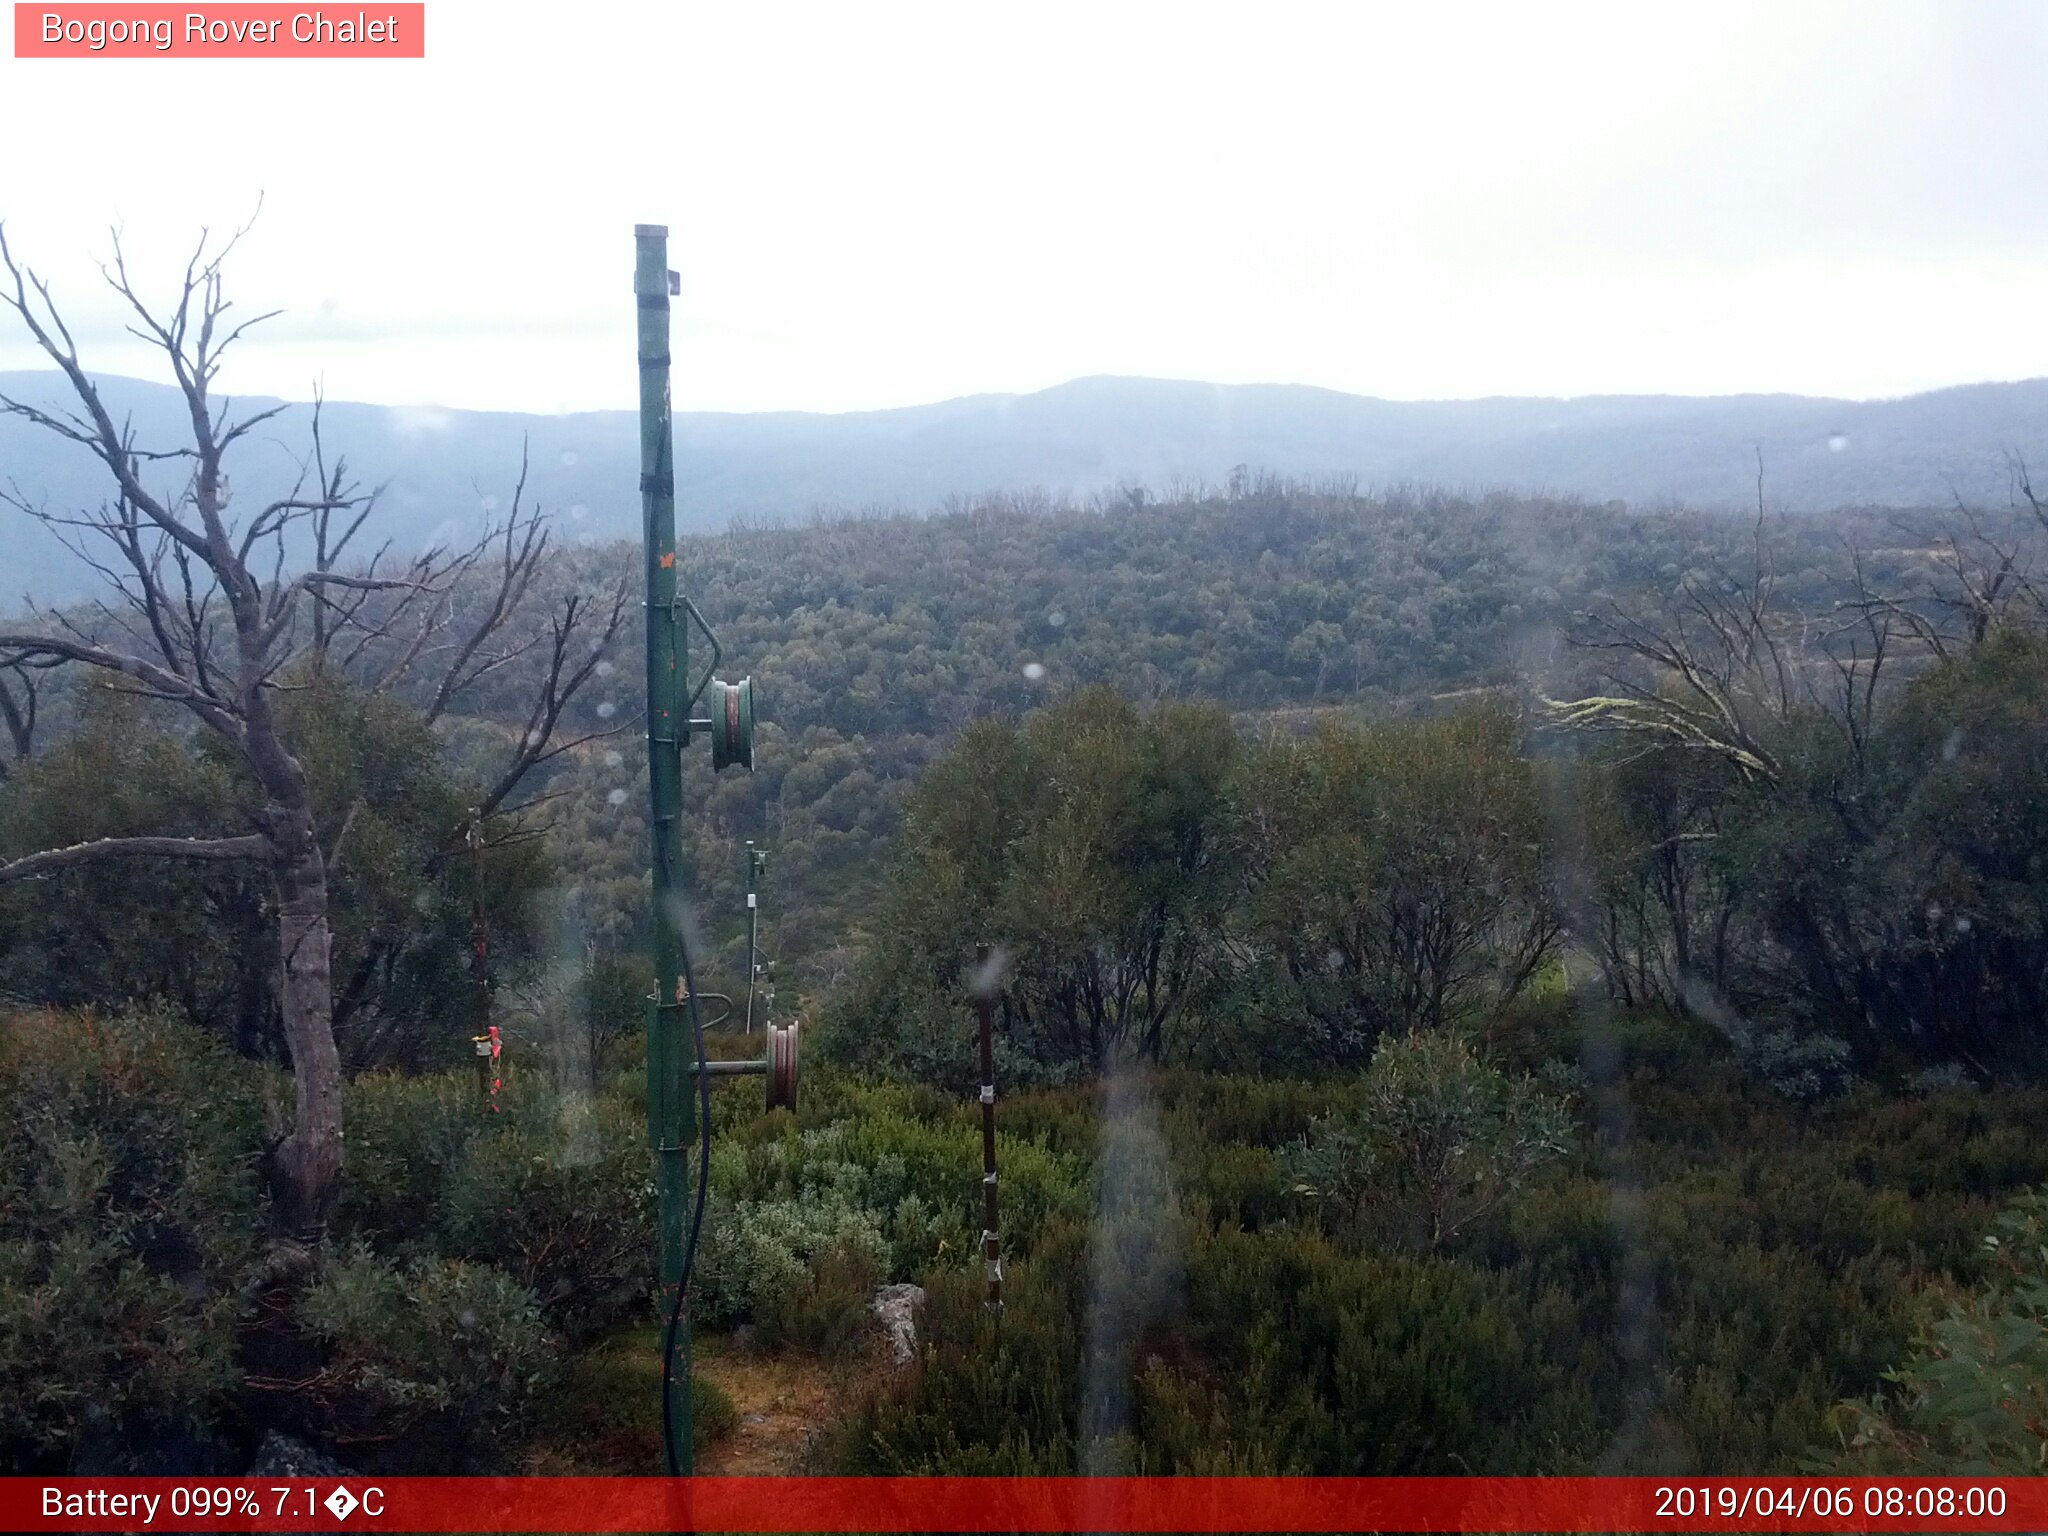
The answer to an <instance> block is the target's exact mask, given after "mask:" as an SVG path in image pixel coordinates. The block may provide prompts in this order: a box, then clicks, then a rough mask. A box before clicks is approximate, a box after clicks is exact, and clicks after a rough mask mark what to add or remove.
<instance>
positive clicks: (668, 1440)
mask: <svg viewBox="0 0 2048 1536" xmlns="http://www.w3.org/2000/svg"><path fill="white" fill-rule="evenodd" d="M656 846H657V847H659V846H660V843H659V840H658V839H657V841H656ZM671 921H673V917H671ZM676 927H677V933H676V937H677V940H678V943H677V945H676V948H677V950H678V951H679V952H680V953H681V955H682V961H683V993H684V995H685V996H686V997H687V998H688V999H689V1003H690V1032H691V1034H693V1035H694V1036H695V1037H696V1040H697V1102H698V1106H699V1110H700V1114H699V1119H698V1122H697V1202H696V1208H695V1209H694V1210H693V1211H692V1212H691V1213H690V1236H689V1240H688V1241H687V1242H685V1243H684V1245H683V1272H682V1275H681V1277H680V1278H679V1279H678V1280H677V1281H676V1294H675V1297H674V1299H673V1300H671V1301H670V1302H669V1308H668V1326H667V1327H666V1328H665V1329H663V1330H662V1336H661V1443H662V1448H663V1450H665V1451H666V1452H667V1453H668V1475H669V1476H670V1477H680V1476H682V1473H683V1466H682V1457H681V1456H680V1454H679V1453H678V1452H677V1450H676V1426H675V1403H674V1399H673V1395H672V1393H671V1385H672V1383H673V1382H674V1380H675V1363H676V1332H677V1330H678V1329H679V1328H680V1327H681V1325H682V1319H683V1298H684V1297H685V1296H687V1295H688V1294H689V1291H690V1273H691V1271H692V1270H694V1269H695V1268H696V1267H697V1235H698V1233H700V1232H701V1231H703V1229H704V1197H705V1194H706V1193H707V1192H708V1191H709V1190H710V1188H711V1073H710V1071H709V1070H707V1069H708V1067H709V1063H708V1062H707V1061H706V1060H705V1056H704V1015H703V1014H702V1013H701V1012H700V1011H699V1010H698V1007H697V977H696V972H695V969H694V968H693V967H692V966H691V964H690V937H689V935H688V934H687V933H685V932H683V931H682V925H681V924H680V923H678V924H677V925H676Z"/></svg>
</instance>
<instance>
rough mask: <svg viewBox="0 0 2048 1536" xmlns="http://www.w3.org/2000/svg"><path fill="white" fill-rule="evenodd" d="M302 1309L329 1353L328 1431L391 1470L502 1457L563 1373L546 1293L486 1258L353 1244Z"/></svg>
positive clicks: (481, 1463) (466, 1465)
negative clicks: (396, 1259) (390, 1253)
mask: <svg viewBox="0 0 2048 1536" xmlns="http://www.w3.org/2000/svg"><path fill="white" fill-rule="evenodd" d="M300 1316H301V1318H302V1320H303V1322H304V1324H305V1325H306V1326H307V1327H308V1328H309V1329H311V1330H312V1332H313V1333H314V1335H315V1336H316V1337H317V1338H319V1339H320V1340H321V1342H322V1343H323V1344H324V1345H326V1346H327V1348H328V1350H329V1351H330V1354H329V1359H328V1362H327V1365H326V1367H325V1369H324V1372H323V1384H322V1386H321V1388H320V1405H321V1407H322V1408H323V1409H324V1418H325V1422H324V1423H323V1424H322V1426H321V1427H322V1429H323V1430H324V1432H325V1438H327V1439H329V1440H330V1441H332V1442H333V1443H335V1444H338V1445H343V1446H355V1447H364V1448H376V1450H377V1452H378V1454H379V1455H380V1458H382V1459H385V1460H386V1464H387V1465H391V1466H393V1467H394V1468H396V1467H399V1466H405V1465H410V1466H420V1465H422V1464H424V1465H428V1466H432V1467H434V1469H435V1470H436V1471H443V1472H445V1471H449V1470H452V1468H451V1467H450V1466H449V1465H448V1458H451V1457H452V1458H453V1459H454V1461H455V1463H456V1465H457V1466H458V1467H461V1468H463V1469H465V1470H467V1469H471V1468H477V1469H481V1468H488V1467H491V1466H493V1465H494V1464H500V1465H501V1464H502V1461H503V1458H504V1456H505V1454H506V1452H507V1450H508V1449H509V1448H510V1447H511V1446H513V1445H515V1444H516V1443H517V1442H518V1440H519V1439H520V1437H521V1436H522V1435H523V1433H524V1432H525V1431H527V1430H528V1429H530V1428H531V1427H532V1425H533V1424H534V1422H535V1419H536V1415H537V1411H538V1409H539V1407H540V1405H541V1403H542V1401H543V1400H544V1398H545V1395H546V1394H547V1393H548V1392H549V1391H550V1389H551V1388H552V1387H553V1386H554V1385H555V1383H556V1381H557V1378H558V1375H559V1370H560V1360H559V1355H558V1351H557V1347H556V1343H555V1340H554V1339H553V1338H552V1337H551V1336H550V1335H549V1333H548V1331H547V1327H546V1325H545V1323H544V1322H543V1320H542V1317H541V1308H540V1303H539V1301H538V1299H537V1298H536V1297H535V1296H534V1294H533V1292H532V1291H530V1290H529V1289H527V1288H526V1287H525V1286H523V1285H521V1284H520V1283H519V1282H518V1280H516V1279H515V1278H514V1277H513V1276H511V1275H509V1274H507V1273H505V1271H503V1270H501V1269H497V1268H495V1267H493V1266H491V1265H488V1264H472V1263H466V1262H464V1261H462V1260H457V1259H438V1258H421V1259H415V1260H414V1261H412V1262H411V1263H410V1264H406V1265H404V1266H402V1267H401V1266H399V1265H394V1264H392V1263H390V1262H389V1261H387V1260H384V1259H381V1258H379V1257H377V1256H376V1255H375V1254H373V1253H372V1252H371V1251H370V1250H369V1249H368V1248H366V1247H357V1248H356V1249H354V1250H353V1251H351V1252H349V1253H347V1254H345V1255H341V1256H339V1257H337V1258H335V1259H333V1260H332V1261H330V1262H329V1264H328V1265H327V1267H326V1268H325V1270H324V1271H323V1272H322V1273H321V1275H320V1278H319V1279H318V1281H317V1282H316V1283H315V1284H314V1285H313V1286H312V1287H311V1288H310V1289H309V1290H308V1291H307V1293H306V1296H305V1299H304V1301H303V1303H302V1306H301V1311H300Z"/></svg>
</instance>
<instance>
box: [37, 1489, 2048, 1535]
mask: <svg viewBox="0 0 2048 1536" xmlns="http://www.w3.org/2000/svg"><path fill="white" fill-rule="evenodd" d="M0 1529H5V1530H9V1531H354V1530H362V1531H380V1532H382V1531H422V1532H424V1531H441V1532H468V1531H494V1532H495V1531H593V1532H595V1531H834V1532H837V1531H876V1532H881V1531H919V1532H923V1531H1187V1532H1196V1531H1201V1532H1207V1531H1475V1532H1476V1531H1503V1532H1510V1531H1511V1532H1523V1531H1526V1532H1538V1531H1613V1532H1622V1531H1629V1532H1634V1531H1981V1532H1989V1531H2042V1530H2048V1478H1957V1479H1891V1478H1885V1479H1872V1478H1750V1477H1694V1478H1618V1477H1617V1478H1594V1477H1577V1478H1574V1477H1559V1478H1538V1477H1497V1478H1496V1477H1473V1478H1450V1477H1414V1478H1409V1477H1390V1478H1369V1477H1368V1478H1342V1477H1340V1478H1319V1477H1303V1478H1288V1477H1102V1478H1080V1477H1049V1478H1023V1477H986V1478H981V1477H931V1478H918V1477H700V1478H681V1479H665V1478H449V1477H422V1478H377V1477H361V1478H349V1479H344V1480H336V1479H333V1478H319V1479H305V1478H298V1479H291V1478H241V1479H222V1480H218V1481H213V1482H206V1481H201V1480H198V1479H194V1478H47V1479H38V1478H6V1479H0Z"/></svg>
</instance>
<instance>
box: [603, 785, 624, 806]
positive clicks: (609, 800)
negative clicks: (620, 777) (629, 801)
mask: <svg viewBox="0 0 2048 1536" xmlns="http://www.w3.org/2000/svg"><path fill="white" fill-rule="evenodd" d="M604 803H605V804H606V805H609V806H613V807H615V808H616V807H618V806H621V805H624V804H625V803H626V792H625V791H624V790H623V789H615V790H613V791H612V792H611V793H610V794H608V795H606V796H605V797H604Z"/></svg>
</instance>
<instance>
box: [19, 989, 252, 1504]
mask: <svg viewBox="0 0 2048 1536" xmlns="http://www.w3.org/2000/svg"><path fill="white" fill-rule="evenodd" d="M259 1083H260V1074H259V1073H258V1072H257V1071H256V1070H255V1069H253V1068H251V1067H250V1066H248V1065H247V1064H246V1063H243V1062H240V1061H237V1060H236V1059H235V1058H234V1057H232V1056H230V1055H229V1054H228V1053H227V1052H226V1051H225V1050H224V1049H222V1048H221V1047H220V1046H218V1045H217V1044H216V1043H214V1042H213V1041H212V1040H211V1039H209V1038H208V1037H206V1036H205V1035H203V1034H201V1033H200V1032H199V1031H198V1030H196V1029H194V1028H192V1027H191V1026H188V1025H184V1024H180V1023H177V1022H175V1021H174V1020H172V1019H171V1018H169V1017H168V1016H163V1015H154V1014H147V1015H135V1016H125V1017H119V1018H113V1019H101V1018H96V1017H94V1016H92V1015H89V1014H59V1013H30V1014H16V1015H11V1016H6V1017H0V1466H5V1465H9V1464H12V1463H16V1462H25V1461H26V1460H27V1459H29V1458H34V1457H42V1456H48V1455H50V1454H52V1453H56V1452H60V1451H61V1450H62V1449H63V1448H64V1447H65V1446H67V1445H69V1444H70V1443H71V1442H72V1441H73V1440H74V1438H75V1437H76V1435H77V1434H78V1432H79V1430H80V1427H81V1425H82V1423H83V1420H84V1417H85V1415H86V1413H87V1412H88V1410H93V1411H98V1412H103V1413H105V1414H108V1415H111V1416H112V1417H113V1418H114V1419H115V1420H116V1421H126V1422H129V1423H130V1424H131V1425H133V1424H135V1423H136V1421H140V1423H141V1424H143V1425H158V1426H173V1425H175V1426H182V1427H187V1428H190V1429H193V1430H202V1429H205V1428H207V1427H209V1426H212V1425H217V1424H218V1423H219V1422H220V1420H221V1418H222V1417H223V1415H224V1414H225V1413H226V1412H227V1411H228V1409H229V1406H230V1402H231V1398H232V1395H233V1393H234V1392H235V1390H236V1389H237V1387H238V1386H239V1374H238V1371H237V1368H236V1351H235V1324H236V1319H237V1316H238V1314H239V1312H240V1305H241V1304H240V1298H239V1295H238V1288H239V1286H240V1284H241V1282H242V1279H243V1277H244V1275H245V1274H246V1273H247V1272H248V1270H249V1268H250V1266H251V1263H252V1260H253V1257H254V1254H255V1252H256V1248H257V1245H258V1243H259V1241H260V1238H261V1232H262V1220H263V1211H264V1200H263V1194H262V1187H261V1182H260V1178H259V1173H258V1167H257V1162H258V1157H259V1154H260V1148H261V1127H262V1110H261V1107H260V1092H259Z"/></svg>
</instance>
